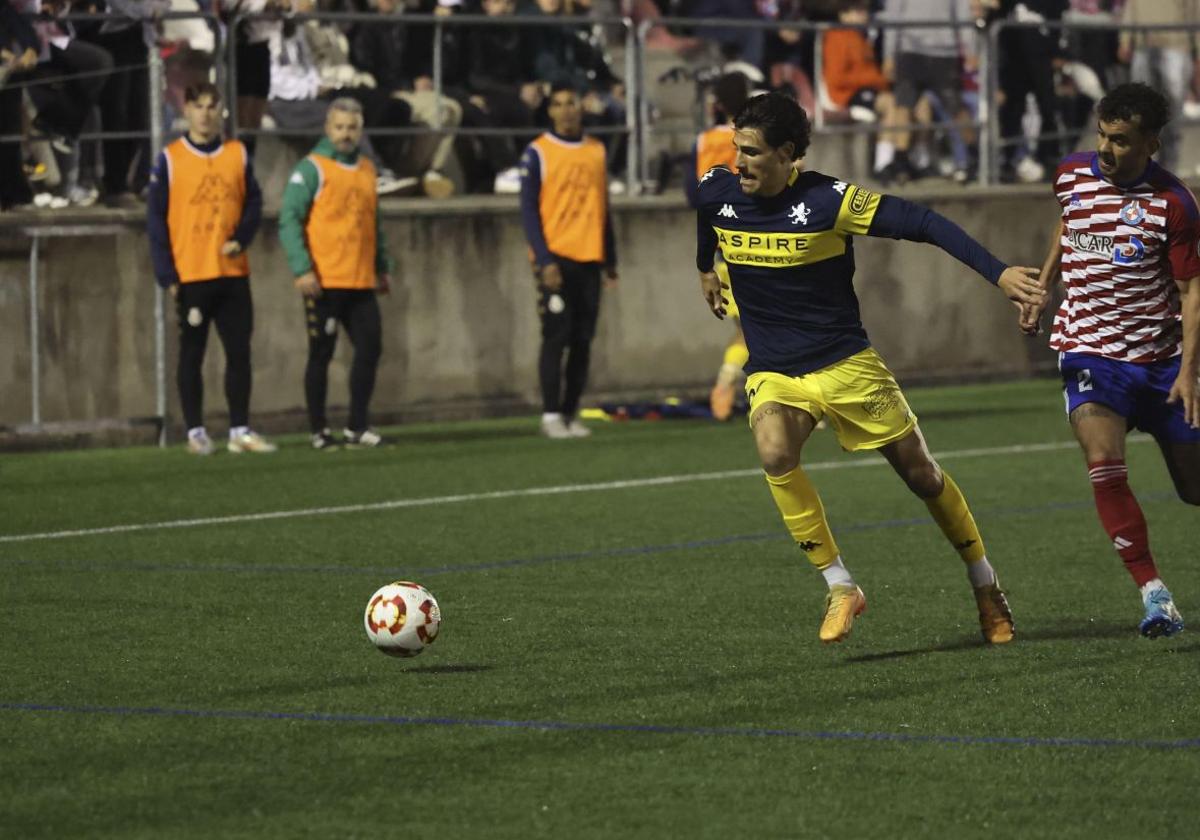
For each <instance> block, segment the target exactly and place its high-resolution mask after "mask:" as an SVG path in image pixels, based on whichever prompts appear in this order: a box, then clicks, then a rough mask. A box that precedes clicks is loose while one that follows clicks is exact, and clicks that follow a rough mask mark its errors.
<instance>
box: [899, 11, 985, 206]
mask: <svg viewBox="0 0 1200 840" xmlns="http://www.w3.org/2000/svg"><path fill="white" fill-rule="evenodd" d="M883 19H884V20H886V21H887V22H888V23H903V22H906V21H930V20H936V21H946V23H947V26H943V27H931V28H925V27H922V28H896V27H889V28H888V29H887V30H886V32H885V35H884V54H885V56H886V57H885V60H884V63H883V73H884V75H885V76H886V77H887V78H888V79H889V80H890V81H891V83H892V90H893V92H894V94H895V100H896V113H895V121H896V123H897V124H898V125H911V124H912V123H913V122H914V118H916V119H917V120H918V121H919V119H920V118H919V115H916V114H915V113H914V109H915V108H916V107H917V103H918V100H919V99H921V97H922V95H926V96H930V97H934V98H936V100H937V108H938V110H939V111H940V112H941V113H942V114H943V115H944V116H945V119H944V120H943V123H945V124H946V129H947V130H949V131H953V130H954V127H953V125H952V124H951V123H952V122H953V121H954V120H955V119H957V117H958V114H959V112H960V111H961V110H962V76H961V72H960V61H961V62H963V63H965V64H966V65H967V66H969V67H974V66H975V65H976V63H977V59H976V50H975V39H974V35H973V33H971V32H969V31H964V30H961V29H959V28H957V27H958V25H959V24H971V23H973V22H974V20H975V16H974V14H973V12H972V10H971V2H970V0H887V4H886V6H885V7H884V13H883ZM912 134H913V133H912V131H911V130H904V129H901V130H898V131H896V132H894V133H893V142H894V144H895V147H896V148H895V157H894V158H893V160H892V162H891V163H890V164H888V165H887V166H885V167H884V168H883V169H882V170H881V172H880V176H881V180H882V181H883V182H884V183H885V184H888V183H891V182H893V181H900V182H903V181H906V180H908V179H910V178H914V177H918V176H919V175H920V174H921V170H922V169H923V167H917V166H915V165H914V163H913V161H912V160H911V159H910V156H909V151H910V148H911V146H912ZM956 176H957V179H958V180H966V177H965V176H966V172H965V170H964V171H961V172H958V173H956Z"/></svg>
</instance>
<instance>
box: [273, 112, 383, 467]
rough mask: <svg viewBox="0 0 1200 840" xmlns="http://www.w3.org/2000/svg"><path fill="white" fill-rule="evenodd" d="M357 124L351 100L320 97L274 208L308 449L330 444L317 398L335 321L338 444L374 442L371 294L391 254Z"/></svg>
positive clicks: (376, 317)
mask: <svg viewBox="0 0 1200 840" xmlns="http://www.w3.org/2000/svg"><path fill="white" fill-rule="evenodd" d="M362 131H363V113H362V105H360V104H359V102H358V100H356V99H350V98H349V97H343V98H340V99H335V100H333V102H331V103H329V115H328V118H327V119H326V121H325V137H324V138H322V139H321V142H319V143H317V145H316V147H315V148H314V149H313V150H312V153H311V154H309V155H308V156H307V157H305V158H304V159H303V160H301V161H300V162H299V163H298V164H296V168H295V169H294V170H293V171H292V176H291V178H289V179H288V184H287V187H286V188H285V189H284V192H283V205H282V207H281V208H280V210H279V239H280V242H281V243H282V244H283V249H284V252H285V253H286V254H287V261H288V267H289V268H290V269H291V271H292V274H293V275H294V276H295V278H296V280H295V285H296V288H297V290H299V292H300V294H301V295H303V297H304V309H305V315H306V321H307V324H306V326H307V332H308V364H307V366H306V367H305V369H304V399H305V403H306V404H307V406H308V419H309V424H310V427H311V429H312V445H313V448H314V449H331V448H333V447H335V446H336V445H337V441H336V440H335V439H334V437H333V434H332V433H331V432H330V430H329V421H328V418H327V416H326V413H325V398H326V392H327V390H328V383H329V363H330V361H332V360H333V351H334V349H335V347H336V346H337V330H338V325H339V324H340V325H341V326H342V327H343V328H344V329H345V330H346V332H347V334H348V335H349V336H350V343H351V344H353V345H354V361H353V362H352V363H351V365H350V416H349V419H348V420H347V422H346V428H345V431H344V432H343V435H342V442H343V443H344V444H345V445H347V446H354V447H359V446H362V447H371V446H378V445H379V444H380V443H381V442H382V438H381V437H380V436H379V434H378V433H376V432H374V431H372V430H371V428H370V426H369V425H368V420H369V417H368V411H369V409H370V403H371V394H372V393H373V392H374V390H375V372H376V369H377V368H378V366H379V356H380V354H381V353H382V351H383V327H382V324H381V321H380V314H379V301H378V300H377V299H376V295H377V294H387V293H388V291H389V288H390V285H391V284H390V279H389V276H388V275H389V271H390V269H391V259H390V258H389V257H388V253H387V248H386V246H385V245H384V241H383V232H382V230H381V229H380V226H379V213H378V206H377V202H376V198H375V167H374V166H372V165H371V162H370V161H368V160H367V159H366V158H364V157H363V156H362V155H360V154H359V142H360V140H361V138H362Z"/></svg>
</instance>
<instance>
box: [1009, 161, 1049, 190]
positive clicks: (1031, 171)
mask: <svg viewBox="0 0 1200 840" xmlns="http://www.w3.org/2000/svg"><path fill="white" fill-rule="evenodd" d="M1016 173H1017V180H1019V181H1020V182H1021V183H1023V184H1036V183H1037V182H1038V181H1040V180H1042V179H1043V178H1045V177H1046V167H1044V166H1042V165H1041V164H1040V163H1038V162H1037V161H1036V160H1034V159H1033V158H1031V157H1023V158H1021V162H1020V163H1018V164H1017V168H1016Z"/></svg>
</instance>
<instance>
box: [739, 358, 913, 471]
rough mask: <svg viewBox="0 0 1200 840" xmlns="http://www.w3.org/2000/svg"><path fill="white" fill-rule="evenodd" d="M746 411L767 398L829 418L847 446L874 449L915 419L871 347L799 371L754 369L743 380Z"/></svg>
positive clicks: (897, 436)
mask: <svg viewBox="0 0 1200 840" xmlns="http://www.w3.org/2000/svg"><path fill="white" fill-rule="evenodd" d="M746 395H747V396H748V397H749V398H750V417H751V418H753V417H754V413H755V411H757V409H758V407H759V406H760V405H763V404H764V403H769V402H775V403H781V404H782V405H790V406H792V407H794V408H799V409H801V410H803V411H806V412H808V413H809V414H811V415H812V417H813V419H814V420H820V419H821V418H822V417H827V418H828V419H829V423H830V425H832V426H833V429H834V431H835V432H836V433H837V437H838V443H840V444H841V445H842V449H844V450H846V451H847V452H855V451H857V450H859V449H878V448H879V447H881V446H884V445H886V444H889V443H891V442H892V441H894V440H899V439H900V438H902V437H904V436H905V435H906V434H908V433H909V432H911V431H912V430H913V428H914V427H915V426H916V425H917V417H916V415H915V414H913V413H912V409H910V408H909V407H908V401H907V400H905V399H904V394H903V393H902V392H901V391H900V386H899V385H898V384H897V383H896V378H895V377H894V376H892V372H891V371H890V370H888V368H887V365H885V364H884V363H883V359H881V358H880V357H879V354H878V353H876V352H875V351H874V350H873V349H872V348H870V347H868V348H867V349H866V350H863V351H862V352H859V353H855V354H854V355H853V356H850V357H849V358H847V359H842V360H841V361H840V362H835V363H834V364H832V365H830V366H829V367H824V368H821V369H820V370H815V371H813V372H812V373H808V374H805V375H804V376H788V375H787V374H783V373H769V372H766V371H759V372H758V373H752V374H750V378H749V379H747V380H746Z"/></svg>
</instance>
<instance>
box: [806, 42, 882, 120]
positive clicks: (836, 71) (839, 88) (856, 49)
mask: <svg viewBox="0 0 1200 840" xmlns="http://www.w3.org/2000/svg"><path fill="white" fill-rule="evenodd" d="M822 54H823V59H822V62H821V72H822V73H823V74H824V77H825V89H826V90H828V91H829V98H830V99H831V100H833V102H834V104H836V105H837V106H838V107H839V108H845V107H846V106H847V105H849V104H850V98H851V97H852V96H854V94H855V93H857V92H858V91H860V90H862V89H863V88H871V89H873V90H887V88H888V80H887V78H886V77H885V76H884V75H883V72H882V71H881V70H880V69H879V63H878V62H877V61H875V51H874V50H873V49H872V48H871V42H870V41H868V40H867V36H866V35H864V34H863V33H862V31H861V30H858V29H831V30H830V31H829V32H826V33H825V40H824V41H823V42H822Z"/></svg>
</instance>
